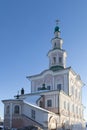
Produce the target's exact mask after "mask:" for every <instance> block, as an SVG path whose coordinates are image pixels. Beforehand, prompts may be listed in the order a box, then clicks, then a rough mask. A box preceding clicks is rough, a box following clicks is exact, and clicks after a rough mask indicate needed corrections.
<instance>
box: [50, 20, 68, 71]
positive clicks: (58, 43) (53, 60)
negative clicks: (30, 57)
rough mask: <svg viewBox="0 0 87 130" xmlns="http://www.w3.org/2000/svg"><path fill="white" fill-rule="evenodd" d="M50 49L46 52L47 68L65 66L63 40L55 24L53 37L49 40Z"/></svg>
mask: <svg viewBox="0 0 87 130" xmlns="http://www.w3.org/2000/svg"><path fill="white" fill-rule="evenodd" d="M51 42H52V49H51V50H50V51H49V52H48V57H49V69H51V70H53V71H56V70H60V69H64V68H66V57H67V54H66V51H65V50H63V49H62V44H63V40H62V38H60V28H59V26H58V22H57V25H56V27H55V29H54V38H52V40H51Z"/></svg>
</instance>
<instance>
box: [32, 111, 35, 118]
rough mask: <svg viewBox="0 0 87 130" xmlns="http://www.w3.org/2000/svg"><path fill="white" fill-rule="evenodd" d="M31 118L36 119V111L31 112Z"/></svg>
mask: <svg viewBox="0 0 87 130" xmlns="http://www.w3.org/2000/svg"><path fill="white" fill-rule="evenodd" d="M31 118H32V119H35V111H34V110H31Z"/></svg>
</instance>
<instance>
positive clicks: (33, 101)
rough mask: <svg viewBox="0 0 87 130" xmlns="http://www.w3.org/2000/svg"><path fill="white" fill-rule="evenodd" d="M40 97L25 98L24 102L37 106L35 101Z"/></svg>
mask: <svg viewBox="0 0 87 130" xmlns="http://www.w3.org/2000/svg"><path fill="white" fill-rule="evenodd" d="M40 97H41V96H40V95H32V96H28V97H27V98H25V99H24V100H25V101H26V102H28V103H31V104H33V105H37V100H38V99H39V98H40Z"/></svg>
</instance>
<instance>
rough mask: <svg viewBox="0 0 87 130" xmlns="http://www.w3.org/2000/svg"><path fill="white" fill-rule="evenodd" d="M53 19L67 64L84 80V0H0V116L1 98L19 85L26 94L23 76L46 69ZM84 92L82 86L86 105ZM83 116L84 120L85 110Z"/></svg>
mask: <svg viewBox="0 0 87 130" xmlns="http://www.w3.org/2000/svg"><path fill="white" fill-rule="evenodd" d="M56 19H59V20H60V24H59V26H60V29H61V38H63V40H64V44H63V48H64V49H65V50H66V51H67V54H68V57H67V67H68V66H72V68H73V69H74V70H75V71H76V72H77V73H79V74H80V76H81V78H82V80H83V82H84V83H87V0H0V116H3V103H2V102H1V100H3V99H11V98H13V97H14V95H16V94H17V92H18V91H20V89H21V88H22V87H24V89H25V92H26V93H29V92H30V82H29V81H28V80H27V79H26V76H29V75H33V74H37V73H40V72H41V71H43V70H44V69H47V68H48V57H47V52H48V51H49V49H50V48H51V39H52V38H53V37H54V34H53V32H54V27H55V20H56ZM86 93H87V87H86V86H85V87H84V88H83V103H84V105H85V106H86V107H87V101H85V100H87V96H86V95H87V94H86ZM86 109H87V108H86ZM85 115H86V116H85V117H86V119H87V110H86V112H85Z"/></svg>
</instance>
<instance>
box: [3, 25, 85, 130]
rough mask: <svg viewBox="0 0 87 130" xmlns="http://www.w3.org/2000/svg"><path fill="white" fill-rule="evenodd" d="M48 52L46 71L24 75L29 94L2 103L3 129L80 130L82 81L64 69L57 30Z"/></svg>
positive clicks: (81, 125)
mask: <svg viewBox="0 0 87 130" xmlns="http://www.w3.org/2000/svg"><path fill="white" fill-rule="evenodd" d="M51 42H52V49H51V50H49V52H48V55H47V56H48V58H49V68H48V69H47V70H44V71H42V72H41V73H40V74H37V75H32V76H27V79H29V80H30V82H31V93H29V94H25V93H24V89H22V90H21V94H20V95H17V97H16V98H14V99H10V100H9V99H8V100H7V99H6V100H3V101H2V102H3V103H4V127H5V128H6V129H12V128H14V129H20V128H26V127H31V129H33V127H34V128H36V129H38V130H84V129H85V120H84V116H83V111H84V106H83V105H82V87H83V86H84V83H83V82H82V80H81V78H80V76H79V75H78V74H77V73H76V72H75V71H74V70H73V69H72V68H71V67H66V57H67V53H66V51H65V50H64V49H62V44H63V40H62V38H61V37H60V28H59V27H58V26H56V27H55V29H54V38H52V40H51Z"/></svg>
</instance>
